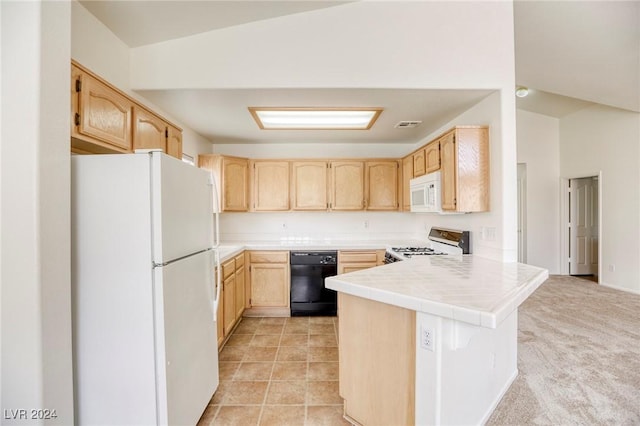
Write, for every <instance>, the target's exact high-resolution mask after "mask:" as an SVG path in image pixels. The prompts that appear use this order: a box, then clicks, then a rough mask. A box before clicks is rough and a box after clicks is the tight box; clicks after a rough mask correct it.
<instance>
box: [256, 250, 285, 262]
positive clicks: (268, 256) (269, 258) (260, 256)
mask: <svg viewBox="0 0 640 426" xmlns="http://www.w3.org/2000/svg"><path fill="white" fill-rule="evenodd" d="M249 259H250V260H249V262H250V263H289V252H288V251H252V252H251V253H249Z"/></svg>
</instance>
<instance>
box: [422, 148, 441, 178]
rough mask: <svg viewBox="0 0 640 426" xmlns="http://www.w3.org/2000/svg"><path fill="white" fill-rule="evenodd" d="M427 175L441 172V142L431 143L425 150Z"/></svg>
mask: <svg viewBox="0 0 640 426" xmlns="http://www.w3.org/2000/svg"><path fill="white" fill-rule="evenodd" d="M424 161H425V174H426V173H432V172H435V171H437V170H440V140H436V141H433V142H430V143H429V144H428V145H427V146H426V147H425V148H424Z"/></svg>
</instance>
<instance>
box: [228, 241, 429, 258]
mask: <svg viewBox="0 0 640 426" xmlns="http://www.w3.org/2000/svg"><path fill="white" fill-rule="evenodd" d="M427 244H428V243H427V242H426V241H419V240H348V241H347V240H332V239H327V240H305V239H284V240H280V241H254V242H251V241H249V242H242V243H237V244H236V243H225V244H221V245H220V247H219V248H218V253H219V254H220V261H224V260H227V259H229V258H230V257H232V256H235V255H237V254H240V253H242V251H244V250H377V249H386V248H388V247H398V246H410V245H413V246H416V245H418V246H424V245H427Z"/></svg>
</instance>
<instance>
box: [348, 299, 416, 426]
mask: <svg viewBox="0 0 640 426" xmlns="http://www.w3.org/2000/svg"><path fill="white" fill-rule="evenodd" d="M338 306H340V321H339V323H338V327H339V329H338V335H339V336H340V341H339V343H338V345H339V350H338V354H339V357H340V360H339V361H340V362H339V363H338V369H339V374H340V380H339V387H340V396H342V397H343V398H344V412H345V415H346V416H347V417H348V418H349V420H350V421H351V420H353V421H354V422H352V423H354V424H362V425H413V424H416V421H415V404H416V401H415V383H416V372H415V365H416V338H415V334H416V325H415V324H416V313H415V311H411V310H408V309H403V308H399V307H397V306H392V305H387V304H385V303H380V302H374V301H372V300H368V299H362V298H359V297H355V296H351V295H348V294H345V293H338ZM365 324H366V326H364V325H365ZM421 402H422V401H421ZM356 422H357V423H356Z"/></svg>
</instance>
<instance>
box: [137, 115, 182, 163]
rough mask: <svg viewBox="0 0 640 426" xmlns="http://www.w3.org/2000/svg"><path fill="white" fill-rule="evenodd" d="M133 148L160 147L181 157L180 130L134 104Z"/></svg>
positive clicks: (172, 154) (174, 155) (173, 155)
mask: <svg viewBox="0 0 640 426" xmlns="http://www.w3.org/2000/svg"><path fill="white" fill-rule="evenodd" d="M133 149H134V150H136V149H161V150H162V151H163V152H165V153H167V154H168V155H171V156H172V157H176V158H178V159H182V131H181V130H178V129H177V128H175V127H173V126H172V125H171V124H169V123H167V122H166V121H164V120H163V119H162V118H160V117H158V116H157V115H156V114H154V113H152V112H151V111H149V110H148V109H146V108H143V107H141V106H139V105H134V106H133Z"/></svg>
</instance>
